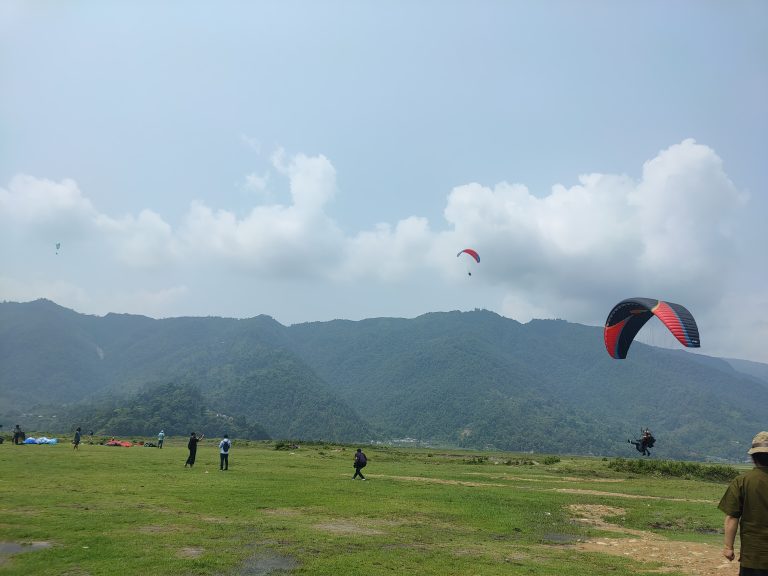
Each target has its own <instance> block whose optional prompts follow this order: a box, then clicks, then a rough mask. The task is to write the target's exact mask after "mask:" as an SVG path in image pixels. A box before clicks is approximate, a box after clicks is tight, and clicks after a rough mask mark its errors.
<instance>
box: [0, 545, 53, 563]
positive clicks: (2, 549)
mask: <svg viewBox="0 0 768 576" xmlns="http://www.w3.org/2000/svg"><path fill="white" fill-rule="evenodd" d="M50 547H51V543H50V542H24V543H23V544H19V543H18V542H0V564H2V563H3V562H4V561H5V560H6V559H7V558H8V557H9V556H13V555H14V554H22V553H24V552H34V551H35V550H45V549H46V548H50Z"/></svg>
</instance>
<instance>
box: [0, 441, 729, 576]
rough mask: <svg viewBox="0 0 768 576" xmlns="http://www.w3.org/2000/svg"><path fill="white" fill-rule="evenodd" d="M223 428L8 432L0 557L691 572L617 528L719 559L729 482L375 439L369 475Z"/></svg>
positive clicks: (343, 450)
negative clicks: (720, 505) (109, 434)
mask: <svg viewBox="0 0 768 576" xmlns="http://www.w3.org/2000/svg"><path fill="white" fill-rule="evenodd" d="M216 445H217V442H216V441H215V440H211V441H209V440H206V441H205V442H203V443H202V444H201V446H200V448H199V449H198V456H197V463H196V465H195V467H194V468H193V469H188V468H185V467H184V461H185V459H186V456H187V450H186V439H181V438H179V439H170V440H167V441H166V446H165V447H164V448H163V449H162V450H160V449H157V448H144V447H140V446H134V447H131V448H119V447H107V446H100V445H88V444H85V445H82V446H81V448H80V450H78V451H73V450H72V446H71V445H69V444H67V443H61V444H58V445H52V446H51V445H42V446H37V445H25V446H14V445H12V444H10V443H9V442H6V443H5V444H3V445H0V470H2V475H1V477H0V574H19V575H26V576H28V575H34V574H40V575H47V574H50V575H57V576H61V575H73V576H74V575H86V574H89V575H102V574H103V575H116V574H120V575H133V574H136V575H142V576H147V575H155V574H158V575H159V574H169V575H172V574H217V575H267V574H288V573H290V574H311V575H328V576H331V575H333V576H338V575H343V574H366V575H379V574H419V575H441V576H444V575H446V574H455V575H474V574H478V575H491V576H492V575H497V574H498V575H501V574H504V575H508V574H540V575H553V576H554V575H557V576H562V575H564V574H568V575H584V576H588V575H589V576H592V575H595V574H613V575H626V576H631V575H636V574H639V573H643V572H646V571H647V572H649V573H650V572H651V571H654V570H657V569H659V568H662V567H665V566H666V567H667V568H669V569H671V571H670V572H667V573H669V574H686V573H693V572H687V571H686V568H685V566H684V565H674V564H673V565H671V566H670V565H669V564H668V563H667V564H665V561H664V556H663V555H656V556H655V557H654V556H653V555H652V554H650V555H644V554H641V556H643V557H644V558H645V560H644V561H641V560H640V559H638V558H637V554H633V553H632V551H633V549H632V544H630V549H629V550H630V552H628V553H616V551H615V550H614V553H605V552H603V551H601V550H600V548H599V546H600V545H602V546H603V547H604V548H606V550H607V549H608V548H609V547H611V546H612V547H614V548H615V547H617V546H618V547H619V548H617V549H618V550H620V549H621V545H622V542H626V543H631V542H637V544H635V545H634V547H635V548H642V547H645V546H651V545H653V546H655V545H657V544H658V545H659V546H667V545H673V544H674V543H676V542H678V543H683V545H684V549H686V550H688V549H691V546H698V547H699V548H697V550H703V551H704V552H702V554H704V555H705V556H706V555H708V554H712V562H713V566H712V567H713V569H714V568H716V564H717V560H716V558H717V552H718V551H719V546H720V543H721V539H722V536H721V534H722V521H723V517H722V514H721V513H720V512H719V511H718V510H717V508H716V504H717V501H718V500H719V498H720V496H721V495H722V493H723V491H724V489H725V484H724V483H723V482H719V483H718V482H704V481H699V480H688V479H682V478H656V477H651V476H646V475H636V474H632V473H627V472H620V471H615V470H612V469H610V468H609V467H608V461H607V460H604V459H595V458H593V459H589V458H576V457H574V458H570V457H560V459H559V461H557V460H558V459H557V458H549V459H547V458H546V457H545V456H542V455H531V454H525V455H515V454H502V453H483V454H480V453H477V452H462V451H443V450H431V451H429V450H424V449H413V450H411V449H407V450H406V449H392V448H383V447H372V446H370V447H367V446H366V447H363V449H364V450H365V452H366V453H367V455H368V457H369V465H368V467H367V468H365V469H364V470H363V472H364V473H365V475H366V477H367V478H368V480H367V481H366V482H362V481H360V480H355V481H353V480H352V479H351V478H352V474H353V472H354V470H353V468H352V457H353V453H354V447H344V446H334V445H320V444H318V445H302V446H300V447H298V448H294V449H283V450H276V449H275V444H273V443H256V442H251V443H245V442H237V441H235V443H234V446H233V448H232V450H231V455H230V470H229V471H227V472H220V471H219V469H218V450H217V448H216ZM630 457H631V456H630ZM545 461H547V462H548V463H547V464H544V462H545ZM580 518H581V519H580ZM590 518H591V520H590ZM639 535H640V536H639ZM648 542H650V544H648ZM33 543H35V546H32V544H33ZM19 544H20V545H22V546H21V548H20V550H21V551H20V552H19V549H18V548H14V546H15V545H19ZM3 551H5V552H3ZM13 552H18V553H13ZM646 556H647V557H646ZM707 561H708V560H707ZM733 568H734V569H737V568H736V566H733ZM729 570H730V568H728V569H723V568H722V567H721V569H720V570H719V571H718V572H716V573H717V574H734V573H735V572H733V571H729ZM696 573H703V572H696ZM713 573H715V572H713Z"/></svg>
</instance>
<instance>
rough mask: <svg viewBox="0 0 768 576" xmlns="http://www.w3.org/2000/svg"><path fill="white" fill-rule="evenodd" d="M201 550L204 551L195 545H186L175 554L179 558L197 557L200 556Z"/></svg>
mask: <svg viewBox="0 0 768 576" xmlns="http://www.w3.org/2000/svg"><path fill="white" fill-rule="evenodd" d="M203 552H205V550H203V549H202V548H198V547H195V546H186V547H184V548H181V549H180V550H179V551H178V552H177V553H176V555H177V556H178V557H179V558H199V557H200V556H202V555H203Z"/></svg>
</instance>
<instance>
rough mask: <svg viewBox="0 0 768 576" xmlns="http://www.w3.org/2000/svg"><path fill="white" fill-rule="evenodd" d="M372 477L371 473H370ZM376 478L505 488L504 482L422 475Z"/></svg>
mask: <svg viewBox="0 0 768 576" xmlns="http://www.w3.org/2000/svg"><path fill="white" fill-rule="evenodd" d="M371 477H373V475H371ZM375 477H376V478H391V479H392V480H405V481H407V482H428V483H430V484H451V485H454V486H497V487H500V488H506V487H507V485H506V484H492V483H490V482H468V481H466V480H446V479H444V478H425V477H423V476H387V475H384V474H376V475H375Z"/></svg>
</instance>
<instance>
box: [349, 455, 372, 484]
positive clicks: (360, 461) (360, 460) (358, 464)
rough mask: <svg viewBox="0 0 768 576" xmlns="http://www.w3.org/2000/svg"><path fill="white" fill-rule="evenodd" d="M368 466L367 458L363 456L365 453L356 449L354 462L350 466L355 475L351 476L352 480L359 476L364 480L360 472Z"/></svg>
mask: <svg viewBox="0 0 768 576" xmlns="http://www.w3.org/2000/svg"><path fill="white" fill-rule="evenodd" d="M366 464H368V458H367V457H366V456H365V453H364V452H363V451H362V449H360V448H358V449H357V452H356V453H355V462H354V463H353V464H352V466H354V467H355V475H354V476H352V480H354V479H355V478H357V477H358V476H360V478H362V479H363V480H365V476H363V474H362V472H360V470H362V469H363V468H365V465H366Z"/></svg>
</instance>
